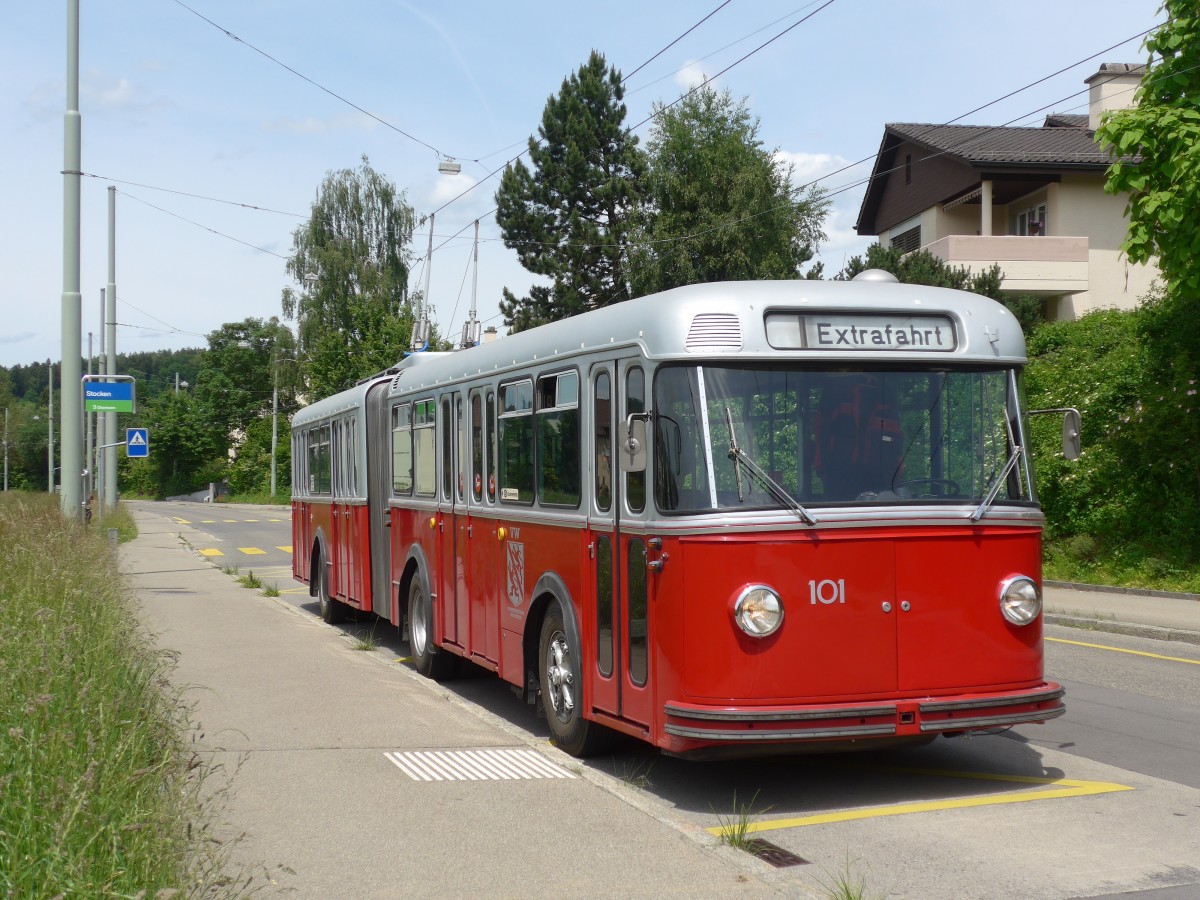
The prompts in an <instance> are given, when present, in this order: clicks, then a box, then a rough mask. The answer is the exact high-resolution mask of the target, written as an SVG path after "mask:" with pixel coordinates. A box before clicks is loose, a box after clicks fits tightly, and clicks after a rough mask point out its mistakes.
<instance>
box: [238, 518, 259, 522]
mask: <svg viewBox="0 0 1200 900" xmlns="http://www.w3.org/2000/svg"><path fill="white" fill-rule="evenodd" d="M242 521H243V522H257V521H258V519H242Z"/></svg>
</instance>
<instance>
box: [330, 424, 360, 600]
mask: <svg viewBox="0 0 1200 900" xmlns="http://www.w3.org/2000/svg"><path fill="white" fill-rule="evenodd" d="M348 449H349V447H348V435H347V429H346V422H345V421H344V420H341V419H335V420H334V422H333V435H332V440H331V442H330V453H331V457H332V463H333V503H332V506H333V510H332V516H333V546H334V550H333V568H334V575H333V591H332V592H331V593H333V595H334V596H337V597H341V598H342V599H343V600H348V599H350V595H351V594H352V590H351V587H350V558H351V554H352V553H353V552H354V551H353V547H352V544H351V539H352V538H353V528H354V523H353V521H352V520H351V516H353V514H354V510H353V509H352V508H351V506H350V503H349V497H348V495H347V490H346V480H347V476H348V475H349V466H348V465H347V460H346V451H347V450H348Z"/></svg>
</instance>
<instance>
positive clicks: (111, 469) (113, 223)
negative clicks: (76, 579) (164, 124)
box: [97, 185, 117, 510]
mask: <svg viewBox="0 0 1200 900" xmlns="http://www.w3.org/2000/svg"><path fill="white" fill-rule="evenodd" d="M105 320H106V321H105V323H104V324H105V330H106V332H107V335H108V339H107V342H106V343H107V345H108V365H107V367H106V368H105V370H104V374H105V375H108V376H109V377H112V376H113V375H116V374H117V189H116V187H114V186H113V185H109V188H108V291H107V292H106V294H105ZM97 415H99V413H97ZM116 440H117V414H116V413H115V412H106V413H105V414H104V443H105V444H107V445H108V449H107V450H105V451H104V507H105V509H111V510H115V509H116V508H117V444H116Z"/></svg>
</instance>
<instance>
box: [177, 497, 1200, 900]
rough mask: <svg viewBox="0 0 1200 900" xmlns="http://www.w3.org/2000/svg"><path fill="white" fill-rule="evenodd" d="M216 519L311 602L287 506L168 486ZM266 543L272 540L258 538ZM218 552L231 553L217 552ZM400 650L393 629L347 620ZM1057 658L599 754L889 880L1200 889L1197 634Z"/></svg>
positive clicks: (247, 557) (215, 549) (498, 699)
mask: <svg viewBox="0 0 1200 900" xmlns="http://www.w3.org/2000/svg"><path fill="white" fill-rule="evenodd" d="M159 506H160V510H159V511H160V512H161V511H166V510H168V509H169V514H170V515H173V516H176V517H177V518H178V520H179V521H180V522H187V523H189V524H191V526H192V527H193V528H197V529H199V530H200V531H202V532H204V533H205V535H207V536H211V537H212V540H211V541H210V542H208V544H209V545H208V546H205V547H200V546H197V547H196V548H195V549H196V550H197V551H199V552H201V553H205V554H206V555H207V556H208V557H209V558H210V560H212V561H213V562H214V564H216V565H220V566H223V567H227V568H229V569H231V570H232V568H234V567H236V568H237V569H238V571H239V572H240V573H245V572H246V571H248V570H251V569H252V570H253V571H254V572H255V573H256V575H258V576H259V577H262V578H263V579H264V581H266V582H267V583H277V584H278V585H279V587H280V588H281V590H282V591H283V592H284V593H283V597H282V599H283V600H284V601H285V602H288V603H291V604H293V605H295V606H298V607H300V608H302V609H305V610H307V611H308V612H310V613H311V614H312V615H314V616H315V615H316V604H315V601H313V600H312V598H310V597H308V594H307V589H306V588H304V587H303V586H301V585H299V584H298V583H296V582H293V581H291V576H290V553H289V552H288V551H287V545H288V544H289V542H290V528H289V524H288V523H289V518H288V515H287V513H286V512H285V511H280V510H278V509H274V508H273V509H265V508H239V507H229V506H224V505H218V506H214V507H205V506H200V505H197V504H178V505H167V504H160V505H159ZM256 551H261V552H256ZM217 553H219V554H220V555H217ZM343 627H344V628H345V629H346V630H347V631H349V632H352V633H355V634H361V635H363V636H368V635H369V636H370V637H371V638H372V640H374V641H377V642H378V643H379V651H378V652H380V653H382V654H385V655H388V656H390V658H391V659H402V658H403V657H405V656H406V654H407V648H406V646H405V644H404V642H403V641H402V640H401V638H400V636H399V635H397V634H396V632H395V629H393V628H391V626H390V625H387V624H386V623H382V622H380V621H379V620H375V619H373V618H372V619H371V620H370V621H363V622H357V623H349V624H347V625H345V626H343ZM1046 637H1047V643H1046V671H1047V674H1048V676H1049V677H1051V678H1053V679H1054V680H1057V681H1060V682H1061V683H1063V684H1064V685H1065V686H1066V688H1067V692H1068V693H1067V698H1068V699H1067V709H1068V711H1067V714H1066V715H1065V716H1063V717H1061V718H1059V719H1057V720H1054V721H1052V722H1049V723H1047V724H1045V725H1040V726H1027V727H1021V728H1017V729H1013V730H1011V731H1008V732H1005V733H1002V734H995V735H988V736H983V737H973V738H955V739H938V740H937V741H936V742H935V743H933V744H931V745H929V746H927V747H922V748H916V749H910V750H905V751H885V752H872V753H862V754H840V755H816V756H805V757H792V758H787V759H762V760H753V761H740V762H695V761H684V760H678V759H673V758H670V757H667V756H664V755H662V754H660V753H658V752H657V751H655V750H653V749H652V748H649V747H645V746H642V745H638V744H636V743H626V744H623V745H621V746H620V747H618V749H617V751H616V752H614V753H612V754H610V755H607V756H604V757H600V758H596V759H592V760H589V761H588V765H589V766H590V767H591V768H592V769H593V770H594V771H596V772H598V773H604V774H605V775H607V776H609V777H611V778H612V779H614V780H615V781H619V782H622V783H624V785H626V786H631V787H634V788H637V789H638V790H639V791H641V792H643V793H644V794H645V795H646V797H647V799H648V800H649V801H651V802H654V803H657V804H660V805H661V806H662V807H664V808H665V809H666V810H668V811H670V812H671V813H672V814H674V815H676V816H678V817H679V818H680V820H681V822H683V823H685V824H690V825H699V826H701V827H703V828H706V829H709V830H717V829H721V828H727V827H730V826H733V825H736V824H738V823H739V822H742V823H747V824H750V826H751V830H752V836H754V837H757V838H759V839H762V840H766V841H769V842H771V843H772V844H774V845H775V846H776V847H778V848H780V849H782V850H784V851H787V852H788V853H790V854H793V855H794V856H796V857H799V858H800V859H801V860H803V863H801V864H805V865H811V866H813V867H814V868H819V869H820V871H819V872H817V873H815V875H814V877H816V878H817V879H818V880H826V881H828V882H831V883H832V882H833V881H834V880H836V878H837V877H838V876H839V874H841V872H842V871H843V870H846V871H849V872H850V873H852V874H853V875H855V876H862V877H863V878H864V879H865V880H866V883H867V885H868V888H869V890H871V891H874V892H875V893H876V894H878V893H881V892H886V895H887V896H891V897H920V898H931V900H932V898H940V897H946V898H966V897H980V898H983V897H1023V898H1040V897H1045V898H1058V897H1089V896H1096V897H1099V896H1114V895H1121V896H1137V897H1148V898H1154V900H1177V898H1184V897H1200V646H1197V645H1193V644H1180V643H1173V642H1164V641H1154V640H1149V639H1144V638H1135V637H1127V636H1121V635H1113V634H1100V633H1095V632H1088V631H1081V630H1077V629H1071V628H1063V627H1057V626H1047V628H1046ZM449 686H450V687H452V688H453V690H454V691H455V692H456V693H457V694H459V696H460V697H462V698H463V699H466V700H469V701H471V702H473V703H476V704H478V705H479V706H480V707H482V708H484V709H486V710H488V711H490V712H491V713H493V714H495V715H497V716H499V717H501V718H502V719H505V720H507V721H509V722H511V723H512V724H513V725H515V726H517V727H518V728H521V729H525V730H527V731H528V733H529V735H530V739H531V740H538V739H545V738H546V730H545V725H544V722H542V721H541V720H540V719H538V718H537V717H536V715H535V712H534V710H533V709H532V708H531V707H528V706H525V705H523V704H521V703H520V702H519V701H518V700H517V699H516V698H515V697H514V695H513V694H512V693H511V692H510V691H509V690H508V688H507V686H506V685H504V684H503V683H501V682H500V681H498V680H497V679H495V678H494V677H493V676H491V675H488V674H486V673H482V672H479V673H478V674H477V677H468V678H465V679H461V680H459V681H456V682H453V683H451V684H450V685H449Z"/></svg>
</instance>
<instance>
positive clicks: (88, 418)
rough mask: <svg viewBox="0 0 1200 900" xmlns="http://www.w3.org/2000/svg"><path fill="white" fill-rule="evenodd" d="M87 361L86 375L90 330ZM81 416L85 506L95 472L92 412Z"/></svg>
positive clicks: (90, 365)
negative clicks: (82, 421)
mask: <svg viewBox="0 0 1200 900" xmlns="http://www.w3.org/2000/svg"><path fill="white" fill-rule="evenodd" d="M87 361H88V370H87V373H88V375H91V374H92V333H91V332H90V331H89V332H88V355H87ZM83 418H84V423H83V429H84V432H85V438H84V444H83V446H84V454H83V471H84V473H85V475H84V478H83V502H84V505H85V506H86V505H87V504H90V503H91V502H92V479H93V478H94V477H95V475H96V473H95V471H94V470H93V468H92V446H93V444H92V418H93V416H92V413H90V412H86V411H85V412H84V414H83ZM88 508H89V509H90V508H91V507H90V506H89V507H88Z"/></svg>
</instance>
